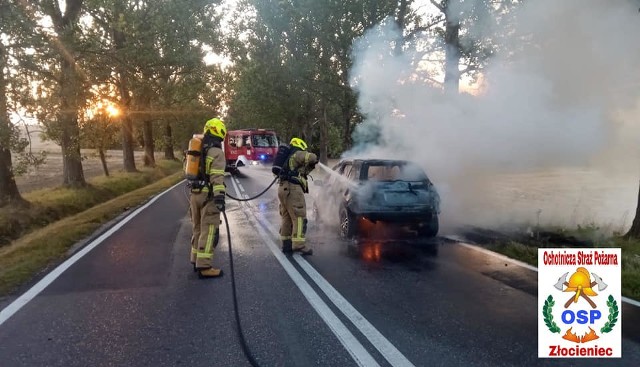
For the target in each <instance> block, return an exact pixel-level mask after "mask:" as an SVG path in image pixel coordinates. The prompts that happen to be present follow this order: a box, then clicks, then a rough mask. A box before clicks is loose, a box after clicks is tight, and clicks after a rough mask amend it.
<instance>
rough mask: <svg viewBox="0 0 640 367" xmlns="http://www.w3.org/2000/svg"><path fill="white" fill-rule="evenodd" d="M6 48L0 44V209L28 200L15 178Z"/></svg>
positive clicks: (24, 202)
mask: <svg viewBox="0 0 640 367" xmlns="http://www.w3.org/2000/svg"><path fill="white" fill-rule="evenodd" d="M6 61H7V60H6V54H5V48H4V46H3V45H2V43H0V207H1V206H4V205H7V204H9V203H21V204H26V200H24V199H23V198H22V196H21V195H20V191H19V190H18V185H17V184H16V180H15V178H14V176H13V164H12V162H11V149H10V148H9V147H10V146H11V135H12V131H11V129H12V126H11V121H9V113H8V106H7V94H6V93H7V82H6V80H5V74H4V70H5V65H6Z"/></svg>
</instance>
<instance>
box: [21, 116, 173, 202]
mask: <svg viewBox="0 0 640 367" xmlns="http://www.w3.org/2000/svg"><path fill="white" fill-rule="evenodd" d="M22 134H23V137H26V133H25V129H24V128H22ZM30 135H31V151H32V152H33V153H34V154H37V153H39V152H41V151H46V152H47V159H46V162H45V164H43V165H42V166H40V167H38V168H37V169H31V170H30V171H29V172H27V173H26V174H24V175H22V176H18V177H17V178H16V182H17V184H18V188H19V189H20V192H21V193H27V192H31V191H34V190H38V189H43V188H48V187H56V186H60V185H61V184H62V153H61V148H60V146H59V145H57V144H55V143H53V142H51V141H43V140H42V139H40V137H39V136H38V135H39V134H38V133H37V132H36V133H31V134H30ZM81 154H82V157H83V160H82V167H83V169H84V174H85V178H87V179H88V178H91V177H96V176H103V175H104V172H103V170H102V163H100V158H99V157H98V155H97V153H96V151H95V150H93V149H83V150H82V151H81ZM143 156H144V152H142V151H136V152H135V158H136V167H138V168H140V167H142V159H143ZM162 156H163V153H158V152H156V160H158V159H161V157H162ZM107 167H108V169H109V173H111V174H113V173H116V172H119V171H122V167H123V161H122V151H120V150H110V151H108V152H107Z"/></svg>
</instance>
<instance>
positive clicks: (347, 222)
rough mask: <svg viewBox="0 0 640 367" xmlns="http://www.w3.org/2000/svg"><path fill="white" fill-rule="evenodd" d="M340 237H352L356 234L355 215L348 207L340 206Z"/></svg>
mask: <svg viewBox="0 0 640 367" xmlns="http://www.w3.org/2000/svg"><path fill="white" fill-rule="evenodd" d="M339 219H340V237H342V238H352V237H353V236H355V235H356V230H357V227H356V219H355V216H354V215H353V214H352V213H351V212H350V211H349V209H347V208H345V207H342V208H340V214H339Z"/></svg>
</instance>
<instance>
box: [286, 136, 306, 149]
mask: <svg viewBox="0 0 640 367" xmlns="http://www.w3.org/2000/svg"><path fill="white" fill-rule="evenodd" d="M289 145H291V146H292V147H296V148H300V149H301V150H307V143H305V142H304V140H302V139H300V138H293V139H291V142H290V143H289Z"/></svg>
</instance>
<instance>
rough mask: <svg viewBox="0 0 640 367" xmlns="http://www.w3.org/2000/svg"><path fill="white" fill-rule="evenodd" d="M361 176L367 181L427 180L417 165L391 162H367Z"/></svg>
mask: <svg viewBox="0 0 640 367" xmlns="http://www.w3.org/2000/svg"><path fill="white" fill-rule="evenodd" d="M362 178H363V179H365V180H368V181H397V180H400V181H428V178H427V176H426V174H425V173H424V171H423V170H422V168H420V167H419V166H418V165H416V164H412V163H392V162H381V163H371V164H367V165H366V168H365V172H363V175H362Z"/></svg>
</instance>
